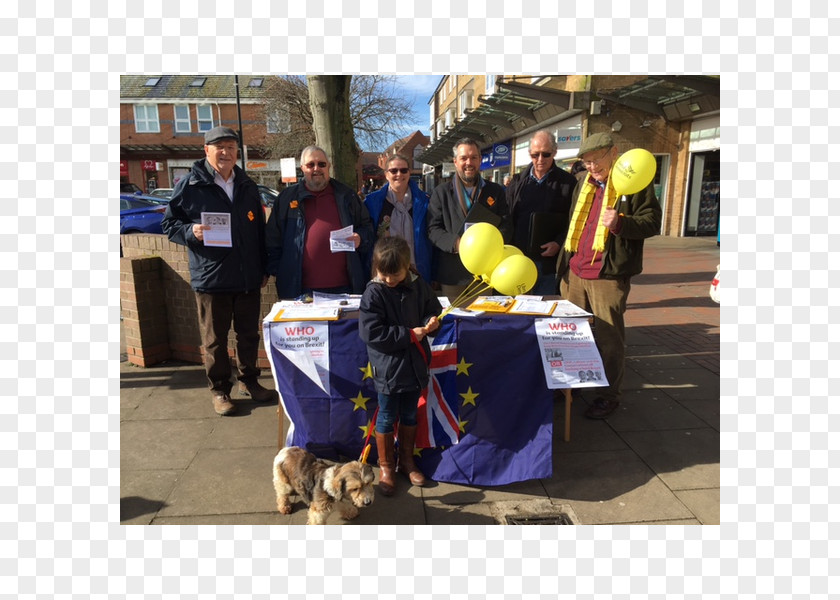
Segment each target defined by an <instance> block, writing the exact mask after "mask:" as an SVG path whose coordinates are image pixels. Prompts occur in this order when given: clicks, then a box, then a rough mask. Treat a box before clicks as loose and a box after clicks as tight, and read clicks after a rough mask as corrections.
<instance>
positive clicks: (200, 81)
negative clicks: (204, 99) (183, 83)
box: [190, 77, 207, 87]
mask: <svg viewBox="0 0 840 600" xmlns="http://www.w3.org/2000/svg"><path fill="white" fill-rule="evenodd" d="M205 81H207V78H206V77H196V78H195V79H193V80H192V83H191V84H190V87H202V86H203V85H204V82H205Z"/></svg>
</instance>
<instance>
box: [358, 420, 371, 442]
mask: <svg viewBox="0 0 840 600" xmlns="http://www.w3.org/2000/svg"><path fill="white" fill-rule="evenodd" d="M372 427H373V421H368V422H367V425H360V426H359V429H361V430H362V437H363V438H366V437H367V436H368V431H370V430H371V428H372Z"/></svg>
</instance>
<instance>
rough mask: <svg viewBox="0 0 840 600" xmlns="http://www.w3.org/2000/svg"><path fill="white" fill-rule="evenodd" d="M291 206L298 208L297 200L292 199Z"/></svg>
mask: <svg viewBox="0 0 840 600" xmlns="http://www.w3.org/2000/svg"><path fill="white" fill-rule="evenodd" d="M289 208H297V200H292V201H291V202H289Z"/></svg>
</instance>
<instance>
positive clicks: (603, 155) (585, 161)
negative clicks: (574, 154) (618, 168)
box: [580, 148, 611, 167]
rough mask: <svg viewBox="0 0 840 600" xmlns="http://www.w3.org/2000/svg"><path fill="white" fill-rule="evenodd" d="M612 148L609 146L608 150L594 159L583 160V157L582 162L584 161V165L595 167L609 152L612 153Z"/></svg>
mask: <svg viewBox="0 0 840 600" xmlns="http://www.w3.org/2000/svg"><path fill="white" fill-rule="evenodd" d="M610 150H611V149H610V148H607V150H606V152H604V153H603V154H602V155H601V156H599V157H598V158H596V159H594V160H583V159H581V161H580V162H582V163H583V166H584V167H594V166H595V165H597V164H598V163H599V162H601V161H602V160H604V157H605V156H606V155H607V154H609V153H610Z"/></svg>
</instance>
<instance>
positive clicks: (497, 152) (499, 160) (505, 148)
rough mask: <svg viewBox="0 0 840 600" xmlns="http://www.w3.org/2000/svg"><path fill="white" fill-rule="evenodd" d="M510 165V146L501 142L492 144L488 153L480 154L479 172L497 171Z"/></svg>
mask: <svg viewBox="0 0 840 600" xmlns="http://www.w3.org/2000/svg"><path fill="white" fill-rule="evenodd" d="M508 165H510V144H508V143H505V142H501V143H498V144H493V148H492V149H491V150H490V152H482V154H481V170H482V171H483V170H485V169H498V168H499V167H506V166H508Z"/></svg>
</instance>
